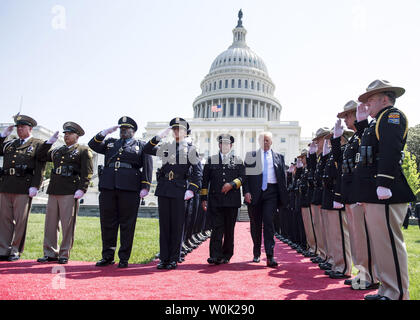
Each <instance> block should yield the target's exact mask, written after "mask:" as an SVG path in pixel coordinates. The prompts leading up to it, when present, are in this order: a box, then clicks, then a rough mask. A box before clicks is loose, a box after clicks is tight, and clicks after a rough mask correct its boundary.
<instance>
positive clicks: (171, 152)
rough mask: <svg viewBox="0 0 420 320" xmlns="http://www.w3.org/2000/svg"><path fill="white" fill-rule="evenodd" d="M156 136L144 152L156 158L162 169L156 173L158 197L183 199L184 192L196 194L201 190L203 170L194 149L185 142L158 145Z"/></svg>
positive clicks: (158, 140) (156, 193)
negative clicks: (189, 191) (160, 162)
mask: <svg viewBox="0 0 420 320" xmlns="http://www.w3.org/2000/svg"><path fill="white" fill-rule="evenodd" d="M159 142H160V138H159V137H158V136H156V137H154V138H153V139H152V140H150V141H149V142H148V143H147V144H146V145H145V147H144V152H145V153H147V154H150V155H154V156H158V157H160V158H161V160H162V167H161V168H160V169H158V172H157V187H156V191H155V195H156V196H158V197H168V198H184V196H185V191H187V190H191V191H193V192H194V193H198V191H199V190H200V188H201V180H202V178H203V170H202V165H201V162H200V159H199V157H198V153H197V150H196V148H195V147H194V146H193V145H191V144H188V143H187V142H186V141H182V142H180V143H176V142H175V141H174V142H171V143H162V144H159Z"/></svg>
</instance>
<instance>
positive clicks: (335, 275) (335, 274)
mask: <svg viewBox="0 0 420 320" xmlns="http://www.w3.org/2000/svg"><path fill="white" fill-rule="evenodd" d="M329 276H330V278H331V279H347V278H350V276H348V275H346V274H344V273H341V272H333V273H330V275H329Z"/></svg>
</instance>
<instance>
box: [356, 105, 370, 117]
mask: <svg viewBox="0 0 420 320" xmlns="http://www.w3.org/2000/svg"><path fill="white" fill-rule="evenodd" d="M368 117H369V112H368V110H367V105H366V103H359V104H358V105H357V109H356V120H357V122H360V121H363V120H366V119H367V118H368Z"/></svg>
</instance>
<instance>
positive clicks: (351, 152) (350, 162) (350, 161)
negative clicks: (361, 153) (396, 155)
mask: <svg viewBox="0 0 420 320" xmlns="http://www.w3.org/2000/svg"><path fill="white" fill-rule="evenodd" d="M355 126H356V132H355V133H354V134H353V136H352V137H351V138H350V140H349V141H348V142H347V144H346V145H345V146H344V147H342V146H341V137H340V138H336V139H331V146H332V153H333V157H334V161H336V162H337V164H338V167H339V168H341V177H339V183H337V185H336V189H335V201H337V202H340V203H343V204H353V203H355V202H356V201H355V194H356V190H354V189H355V188H357V185H356V184H355V183H354V171H355V166H356V154H357V151H358V149H359V142H360V137H361V136H362V133H363V131H364V130H365V128H367V127H368V126H369V124H368V121H367V120H364V121H361V122H356V123H355Z"/></svg>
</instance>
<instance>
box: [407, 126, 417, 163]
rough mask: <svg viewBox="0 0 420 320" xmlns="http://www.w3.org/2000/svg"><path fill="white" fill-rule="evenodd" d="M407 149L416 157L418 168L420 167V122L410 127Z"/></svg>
mask: <svg viewBox="0 0 420 320" xmlns="http://www.w3.org/2000/svg"><path fill="white" fill-rule="evenodd" d="M407 151H408V152H410V153H411V154H412V155H414V156H415V157H416V163H417V169H419V168H420V124H418V125H416V126H414V127H411V128H408V135H407Z"/></svg>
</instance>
